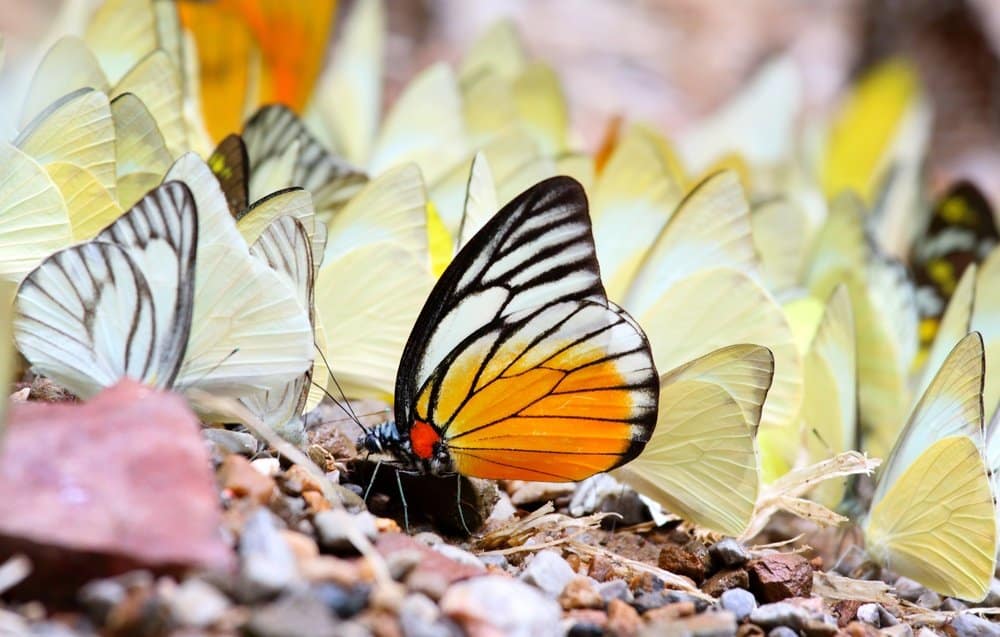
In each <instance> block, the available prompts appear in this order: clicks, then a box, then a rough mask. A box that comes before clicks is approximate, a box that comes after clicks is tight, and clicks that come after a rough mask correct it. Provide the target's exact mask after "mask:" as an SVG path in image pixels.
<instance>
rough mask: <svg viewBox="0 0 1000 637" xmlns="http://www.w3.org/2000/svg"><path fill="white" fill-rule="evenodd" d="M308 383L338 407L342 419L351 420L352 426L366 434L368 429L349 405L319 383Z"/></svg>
mask: <svg viewBox="0 0 1000 637" xmlns="http://www.w3.org/2000/svg"><path fill="white" fill-rule="evenodd" d="M310 383H311V384H312V386H313V387H315V388H316V389H318V390H320V391H321V392H323V395H324V396H326V397H327V398H329V399H330V400H331V401H332V402H333V404H334V405H336V406H337V407H340V410H341V411H342V412H344V417H345V418H347V419H348V420H351V421H352V422H354V424H356V425H357V426H359V427H361V428H362V429H364V431H365V433H368V429H369V428H368V427H365V425H364V424H363V423H362V422H361V420H360V419H359V418H358V415H357V414H355V413H354V410H353V409H351V408H350V403H348V402H347V401H346V400H340V399H339V398H337V397H336V396H334V395H333V394H331V393H330V392H329V390H327V388H326V387H323V386H322V385H320V384H319V383H317V382H315V381H310ZM334 420H336V419H334ZM331 422H332V421H331Z"/></svg>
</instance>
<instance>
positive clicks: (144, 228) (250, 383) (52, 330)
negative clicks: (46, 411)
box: [14, 155, 313, 397]
mask: <svg viewBox="0 0 1000 637" xmlns="http://www.w3.org/2000/svg"><path fill="white" fill-rule="evenodd" d="M213 185H214V177H213V176H212V175H211V173H210V172H209V171H208V168H207V166H205V165H204V163H203V162H201V160H200V159H198V158H197V157H195V156H194V155H186V156H184V157H182V158H181V159H180V160H178V162H177V163H176V164H175V166H174V167H173V168H172V169H171V173H169V174H168V178H167V181H166V182H165V183H164V184H163V185H161V186H159V187H158V188H156V189H154V190H153V191H151V192H150V193H149V194H147V195H146V196H145V197H144V198H143V199H142V200H140V202H139V203H137V204H136V205H135V206H134V207H133V208H132V209H131V210H130V211H129V212H127V213H125V214H124V215H122V216H121V217H120V218H119V219H117V220H116V221H114V222H113V223H112V224H111V225H109V226H108V227H107V228H105V229H104V230H103V231H102V232H100V233H99V234H98V235H97V236H96V237H94V239H92V240H90V241H87V242H84V243H81V244H77V245H74V246H71V247H69V248H65V249H63V250H60V251H58V252H56V253H55V254H53V255H51V256H49V257H48V258H46V259H45V260H44V261H43V262H42V263H41V265H39V266H38V267H36V268H35V269H34V270H33V271H32V272H30V273H29V274H28V275H27V277H26V278H25V279H24V281H23V282H22V284H21V287H20V289H19V290H18V295H17V308H18V312H17V316H16V318H15V321H14V333H15V341H16V342H17V346H18V349H19V350H20V351H21V353H22V354H24V356H25V357H26V358H27V359H28V361H29V362H30V363H31V365H32V367H33V369H35V371H36V372H37V373H40V374H44V375H46V376H49V377H51V378H52V379H53V380H55V381H56V382H58V383H60V384H61V385H63V386H64V387H66V388H67V389H69V390H70V391H72V392H74V393H76V394H77V395H79V396H81V397H89V396H92V395H94V394H96V393H97V392H98V391H100V389H102V388H104V387H108V386H110V385H113V384H114V383H115V382H116V381H117V380H119V379H120V378H122V377H124V376H129V377H132V378H135V379H137V380H141V381H143V382H146V383H148V384H151V385H153V386H156V387H173V388H176V389H178V390H181V391H183V390H184V389H186V388H189V387H198V388H201V389H205V390H207V391H216V392H219V393H220V394H222V395H232V396H237V397H239V396H243V395H246V394H248V393H251V392H255V391H259V390H268V389H273V388H277V387H279V386H281V385H283V384H284V383H286V382H289V381H290V380H291V379H293V378H294V377H296V376H297V375H299V374H302V373H304V372H305V371H306V370H307V369H308V368H309V366H310V365H311V363H312V350H313V336H312V328H311V326H310V324H309V319H308V316H307V314H306V311H305V309H304V308H303V307H302V306H301V305H300V304H299V301H298V300H297V299H296V298H295V296H294V293H293V291H292V289H291V287H290V286H289V285H288V284H287V282H286V280H283V279H282V278H281V277H280V276H279V275H278V274H277V273H276V272H274V271H273V270H272V269H271V268H270V267H269V266H268V265H267V263H265V262H264V261H263V260H261V259H258V258H255V257H253V256H252V255H251V254H250V250H249V248H248V246H247V244H246V243H244V241H243V239H242V238H241V237H240V235H239V233H238V231H237V230H236V228H235V223H234V222H233V221H232V219H231V217H230V216H229V213H228V210H227V209H226V203H225V201H224V199H223V197H222V195H221V193H220V192H218V188H217V186H216V190H215V191H213V190H212V186H213ZM237 317H238V318H237Z"/></svg>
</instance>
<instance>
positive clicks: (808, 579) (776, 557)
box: [748, 553, 813, 602]
mask: <svg viewBox="0 0 1000 637" xmlns="http://www.w3.org/2000/svg"><path fill="white" fill-rule="evenodd" d="M748 570H749V571H750V587H751V590H752V591H753V592H754V593H755V594H756V595H757V597H758V599H762V600H763V601H765V602H780V601H781V600H783V599H786V598H788V597H809V595H810V594H811V593H812V574H813V569H812V565H811V564H810V563H809V560H807V559H806V558H804V557H802V556H801V555H797V554H794V553H774V554H772V555H765V556H764V557H762V558H760V559H758V560H754V561H753V562H750V566H749V569H748Z"/></svg>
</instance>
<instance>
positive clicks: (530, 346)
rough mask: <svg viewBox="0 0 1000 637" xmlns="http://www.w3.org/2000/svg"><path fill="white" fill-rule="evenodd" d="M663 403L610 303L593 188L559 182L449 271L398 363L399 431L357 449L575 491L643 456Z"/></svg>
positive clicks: (489, 229)
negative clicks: (573, 484)
mask: <svg viewBox="0 0 1000 637" xmlns="http://www.w3.org/2000/svg"><path fill="white" fill-rule="evenodd" d="M657 395H658V382H657V377H656V370H655V367H654V364H653V360H652V354H651V352H650V348H649V344H648V342H647V341H646V338H645V336H644V334H643V332H642V329H641V328H640V327H639V326H638V325H637V324H636V323H635V321H634V320H633V319H632V318H631V317H630V316H629V315H628V314H627V313H626V312H625V311H624V310H622V309H621V308H619V307H618V306H616V305H615V304H613V303H611V302H610V301H608V300H607V297H606V295H605V293H604V289H603V285H602V284H601V279H600V271H599V267H598V265H597V260H596V256H595V253H594V245H593V239H592V236H591V230H590V221H589V217H588V215H587V203H586V196H585V194H584V192H583V189H582V188H581V186H580V185H579V184H578V183H577V182H575V181H574V180H572V179H570V178H567V177H554V178H551V179H549V180H546V181H543V182H541V183H539V184H536V185H535V186H533V187H532V188H530V189H528V190H527V191H525V192H524V193H522V194H521V195H520V196H518V197H516V198H515V199H514V200H513V201H511V202H510V203H508V204H506V205H505V206H504V207H503V208H502V209H501V210H500V211H499V212H497V213H496V214H495V215H494V216H493V217H492V218H491V219H490V220H489V221H488V222H487V223H486V224H485V225H484V226H483V227H482V228H481V229H480V230H479V232H478V233H476V235H475V236H474V237H472V239H471V240H470V241H469V242H468V243H467V244H466V245H465V246H464V247H463V248H462V249H461V250H460V251H459V253H458V255H457V256H456V257H455V260H454V261H453V262H452V263H451V264H450V265H449V266H448V268H447V269H446V270H445V272H444V273H443V274H442V276H441V278H440V279H439V280H438V282H437V283H436V284H435V286H434V288H433V290H432V291H431V293H430V295H429V296H428V298H427V301H426V303H425V304H424V307H423V310H421V312H420V315H419V317H418V318H417V321H416V324H415V325H414V328H413V330H412V332H411V333H410V337H409V339H408V340H407V343H406V347H405V349H404V350H403V355H402V358H401V359H400V362H399V371H398V374H397V379H396V392H395V421H393V422H389V423H386V424H384V425H382V426H380V427H378V428H377V429H375V430H373V431H372V432H370V433H369V434H368V435H367V436H366V437H365V438H364V439H363V440H362V441H361V444H362V445H363V446H365V447H367V448H368V449H370V450H373V451H385V452H389V453H391V454H392V455H394V456H395V457H396V458H397V459H398V460H399V461H400V463H401V464H402V465H403V466H405V467H408V468H410V469H413V470H417V471H419V472H422V473H426V474H432V475H444V474H451V473H458V474H461V475H464V476H473V477H481V478H489V479H523V480H546V481H575V480H581V479H583V478H586V477H588V476H591V475H593V474H595V473H598V472H601V471H607V470H609V469H612V468H614V467H617V466H620V465H622V464H624V463H626V462H628V461H629V460H631V459H632V458H634V457H635V456H636V455H638V453H639V452H640V451H641V450H642V448H643V446H644V445H645V443H646V441H647V440H648V439H649V436H650V434H651V433H652V431H653V427H654V424H655V421H656V408H657Z"/></svg>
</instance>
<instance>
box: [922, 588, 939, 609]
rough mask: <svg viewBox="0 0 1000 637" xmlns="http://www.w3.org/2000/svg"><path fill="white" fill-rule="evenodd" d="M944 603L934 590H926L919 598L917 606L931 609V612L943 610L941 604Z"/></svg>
mask: <svg viewBox="0 0 1000 637" xmlns="http://www.w3.org/2000/svg"><path fill="white" fill-rule="evenodd" d="M943 602H944V600H943V599H941V596H940V595H938V594H937V593H935V592H934V591H932V590H927V589H924V592H923V593H921V594H920V597H918V598H917V605H919V606H923V607H924V608H929V609H931V610H936V609H938V608H941V604H942V603H943Z"/></svg>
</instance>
